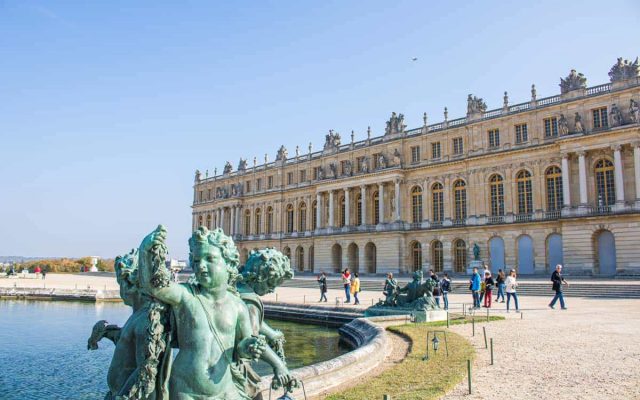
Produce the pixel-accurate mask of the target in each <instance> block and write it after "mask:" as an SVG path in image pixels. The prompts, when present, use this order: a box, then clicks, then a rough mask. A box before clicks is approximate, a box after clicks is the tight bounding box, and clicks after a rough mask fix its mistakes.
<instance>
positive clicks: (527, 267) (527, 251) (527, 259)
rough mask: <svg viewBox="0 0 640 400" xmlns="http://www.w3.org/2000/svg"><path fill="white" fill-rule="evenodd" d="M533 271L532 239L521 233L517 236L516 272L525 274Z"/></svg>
mask: <svg viewBox="0 0 640 400" xmlns="http://www.w3.org/2000/svg"><path fill="white" fill-rule="evenodd" d="M534 271H535V260H534V258H533V239H531V236H529V235H522V236H520V237H519V238H518V273H519V274H525V275H526V274H533V272H534Z"/></svg>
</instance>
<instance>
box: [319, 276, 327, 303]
mask: <svg viewBox="0 0 640 400" xmlns="http://www.w3.org/2000/svg"><path fill="white" fill-rule="evenodd" d="M318 284H319V285H320V300H318V303H320V302H321V301H322V299H324V302H325V303H326V302H327V274H325V273H324V272H323V273H321V274H320V275H318Z"/></svg>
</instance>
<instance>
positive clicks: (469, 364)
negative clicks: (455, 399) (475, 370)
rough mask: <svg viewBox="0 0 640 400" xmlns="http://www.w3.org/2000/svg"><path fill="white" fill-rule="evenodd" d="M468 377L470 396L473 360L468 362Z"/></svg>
mask: <svg viewBox="0 0 640 400" xmlns="http://www.w3.org/2000/svg"><path fill="white" fill-rule="evenodd" d="M467 376H468V377H469V394H471V360H467Z"/></svg>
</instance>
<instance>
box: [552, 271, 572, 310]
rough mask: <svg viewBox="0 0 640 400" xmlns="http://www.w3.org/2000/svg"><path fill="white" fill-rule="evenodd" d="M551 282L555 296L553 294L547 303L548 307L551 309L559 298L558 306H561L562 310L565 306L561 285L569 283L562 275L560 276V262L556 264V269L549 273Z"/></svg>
mask: <svg viewBox="0 0 640 400" xmlns="http://www.w3.org/2000/svg"><path fill="white" fill-rule="evenodd" d="M551 282H553V287H552V289H553V290H554V291H555V292H556V294H555V296H553V300H551V303H549V308H551V309H553V308H554V306H555V305H556V301H558V300H560V308H562V309H563V310H566V309H567V307H566V305H565V303H564V295H563V294H562V285H567V286H569V284H568V283H567V281H565V280H564V277H563V276H562V265H561V264H558V265H556V270H555V271H553V274H551Z"/></svg>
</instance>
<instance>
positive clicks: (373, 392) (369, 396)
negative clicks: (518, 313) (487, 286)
mask: <svg viewBox="0 0 640 400" xmlns="http://www.w3.org/2000/svg"><path fill="white" fill-rule="evenodd" d="M500 319H504V318H503V317H491V318H490V320H494V321H495V320H500ZM484 321H486V320H485V319H482V318H478V317H476V322H477V323H480V322H484ZM469 322H470V319H468V318H467V319H463V318H462V317H460V318H458V319H455V320H452V321H451V324H463V323H469ZM443 326H444V328H443ZM387 329H388V330H389V331H392V332H395V333H398V334H401V335H404V336H406V337H408V338H409V339H410V340H411V346H410V348H409V354H408V355H407V358H406V359H405V360H404V361H403V362H401V363H400V364H398V365H396V366H393V367H391V368H389V369H388V370H386V371H384V372H383V373H382V374H381V375H378V376H376V377H374V378H368V379H364V380H363V381H362V382H360V383H359V384H357V385H355V386H354V387H351V388H349V389H345V390H343V391H341V392H338V393H335V394H333V395H330V396H329V397H327V399H328V400H378V399H380V400H381V399H382V397H383V395H385V394H389V395H391V398H392V399H393V400H409V399H411V400H413V399H415V400H428V399H437V398H439V397H440V396H442V395H443V394H445V393H446V392H447V391H449V390H450V389H452V388H453V387H454V386H455V385H456V384H458V383H459V382H460V381H462V380H463V379H464V378H465V376H466V375H467V360H473V359H474V357H475V350H474V348H473V347H472V346H471V343H469V341H468V340H466V339H465V338H463V337H462V336H460V335H458V334H455V333H453V332H447V341H448V343H449V357H447V356H446V354H445V349H444V337H443V336H442V335H441V334H439V335H438V339H439V340H440V349H439V350H438V352H437V354H436V355H435V356H434V355H433V352H430V355H429V357H430V359H429V361H422V358H423V357H424V355H425V351H426V350H425V349H426V347H425V346H426V337H427V332H428V331H430V330H441V329H445V330H446V321H442V322H431V323H422V324H407V325H399V326H392V327H389V328H387ZM469 331H470V332H471V327H469ZM476 334H480V335H482V329H481V328H480V327H478V326H476ZM431 337H432V336H430V339H431Z"/></svg>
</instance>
